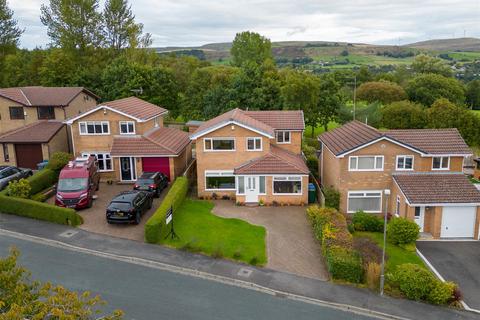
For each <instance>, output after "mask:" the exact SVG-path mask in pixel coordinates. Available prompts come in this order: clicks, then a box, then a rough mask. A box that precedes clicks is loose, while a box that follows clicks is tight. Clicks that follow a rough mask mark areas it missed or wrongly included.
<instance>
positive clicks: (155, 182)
mask: <svg viewBox="0 0 480 320" xmlns="http://www.w3.org/2000/svg"><path fill="white" fill-rule="evenodd" d="M166 187H168V178H167V176H166V175H164V174H163V173H160V172H144V173H142V175H141V176H140V178H138V179H137V182H136V183H135V186H134V187H133V189H134V190H142V191H148V192H150V193H152V194H153V196H154V197H155V198H158V197H160V194H161V193H162V190H163V189H165V188H166Z"/></svg>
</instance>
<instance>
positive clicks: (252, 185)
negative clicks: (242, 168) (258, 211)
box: [245, 176, 259, 202]
mask: <svg viewBox="0 0 480 320" xmlns="http://www.w3.org/2000/svg"><path fill="white" fill-rule="evenodd" d="M245 179H246V180H247V181H246V182H247V183H246V186H245V202H258V187H259V186H258V177H249V176H246V177H245Z"/></svg>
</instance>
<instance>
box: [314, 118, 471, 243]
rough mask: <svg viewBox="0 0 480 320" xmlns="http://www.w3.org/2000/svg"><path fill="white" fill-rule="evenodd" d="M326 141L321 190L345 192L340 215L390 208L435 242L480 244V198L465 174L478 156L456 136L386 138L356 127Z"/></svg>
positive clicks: (411, 133)
mask: <svg viewBox="0 0 480 320" xmlns="http://www.w3.org/2000/svg"><path fill="white" fill-rule="evenodd" d="M319 141H320V144H321V153H320V157H319V172H320V177H321V184H322V186H323V187H332V188H335V189H337V190H338V191H339V192H340V209H341V211H343V212H347V213H354V212H356V211H358V210H363V211H365V212H370V213H376V214H381V213H382V212H383V211H384V209H387V211H388V212H390V213H392V214H395V215H397V216H401V217H406V218H408V219H411V220H414V221H415V222H416V223H417V224H418V225H419V226H420V229H421V231H422V232H426V233H430V234H432V236H433V237H434V238H474V239H478V237H479V222H480V208H479V206H480V192H479V191H478V190H477V189H476V188H475V187H474V186H473V184H471V183H470V181H469V180H468V178H467V177H466V176H465V175H464V174H463V161H464V158H465V157H467V156H471V155H472V152H471V150H470V149H469V147H468V146H467V145H466V143H465V141H464V140H463V139H462V137H461V135H460V134H459V132H458V131H457V129H412V130H389V131H379V130H377V129H375V128H373V127H370V126H368V125H366V124H363V123H361V122H359V121H352V122H349V123H347V124H345V125H343V126H341V127H339V128H337V129H334V130H332V131H329V132H326V133H323V134H322V135H320V136H319ZM386 190H388V191H390V195H388V203H386V201H385V199H386V196H387V194H388V191H386ZM385 206H386V208H385Z"/></svg>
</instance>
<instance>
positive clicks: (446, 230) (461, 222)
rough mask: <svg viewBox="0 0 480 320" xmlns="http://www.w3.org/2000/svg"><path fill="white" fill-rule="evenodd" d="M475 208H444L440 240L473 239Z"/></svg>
mask: <svg viewBox="0 0 480 320" xmlns="http://www.w3.org/2000/svg"><path fill="white" fill-rule="evenodd" d="M476 214H477V208H476V207H475V206H464V207H460V206H458V207H457V206H444V207H443V210H442V229H441V231H440V237H441V238H473V237H474V232H475V221H476Z"/></svg>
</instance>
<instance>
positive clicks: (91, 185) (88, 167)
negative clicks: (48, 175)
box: [55, 156, 100, 209]
mask: <svg viewBox="0 0 480 320" xmlns="http://www.w3.org/2000/svg"><path fill="white" fill-rule="evenodd" d="M99 182H100V174H99V172H98V161H97V159H96V158H95V157H94V156H90V157H84V158H77V159H75V160H74V161H70V162H69V163H68V164H67V165H66V166H65V167H64V168H63V169H62V171H60V176H59V178H58V184H57V194H56V195H55V204H56V205H57V206H59V207H67V208H72V209H83V208H90V207H91V206H92V203H93V194H94V192H95V191H97V190H98V188H99Z"/></svg>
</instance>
